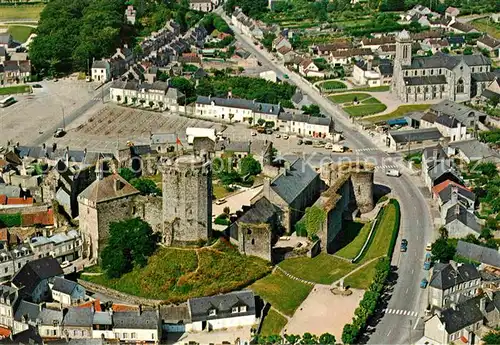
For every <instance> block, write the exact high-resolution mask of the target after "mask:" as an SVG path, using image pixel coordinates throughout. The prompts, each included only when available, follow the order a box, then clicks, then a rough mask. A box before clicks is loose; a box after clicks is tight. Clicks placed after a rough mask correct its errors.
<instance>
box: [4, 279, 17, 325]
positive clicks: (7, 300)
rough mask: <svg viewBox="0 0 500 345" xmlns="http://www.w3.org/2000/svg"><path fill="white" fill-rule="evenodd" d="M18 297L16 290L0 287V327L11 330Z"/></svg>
mask: <svg viewBox="0 0 500 345" xmlns="http://www.w3.org/2000/svg"><path fill="white" fill-rule="evenodd" d="M18 297H19V295H18V290H17V289H16V288H14V287H10V286H6V285H0V327H3V328H7V329H13V327H14V313H15V309H16V307H17V302H18Z"/></svg>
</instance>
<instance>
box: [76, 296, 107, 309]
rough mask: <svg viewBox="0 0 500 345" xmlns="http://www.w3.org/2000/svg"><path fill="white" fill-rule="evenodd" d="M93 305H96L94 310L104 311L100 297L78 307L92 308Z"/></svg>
mask: <svg viewBox="0 0 500 345" xmlns="http://www.w3.org/2000/svg"><path fill="white" fill-rule="evenodd" d="M92 306H94V311H102V308H101V301H100V300H98V299H96V300H94V301H89V302H85V303H82V304H80V305H77V308H90V307H92Z"/></svg>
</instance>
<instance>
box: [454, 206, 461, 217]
mask: <svg viewBox="0 0 500 345" xmlns="http://www.w3.org/2000/svg"><path fill="white" fill-rule="evenodd" d="M459 214H460V204H458V203H457V205H456V206H455V215H456V216H458V215H459Z"/></svg>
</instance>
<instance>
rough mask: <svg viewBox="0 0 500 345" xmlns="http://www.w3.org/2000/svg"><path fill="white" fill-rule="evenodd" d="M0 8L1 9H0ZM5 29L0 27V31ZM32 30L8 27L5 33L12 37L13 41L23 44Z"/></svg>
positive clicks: (25, 27) (14, 26)
mask: <svg viewBox="0 0 500 345" xmlns="http://www.w3.org/2000/svg"><path fill="white" fill-rule="evenodd" d="M0 8H1V7H0ZM2 28H5V27H3V26H2V27H0V29H2ZM33 30H34V28H32V27H30V26H24V25H9V26H8V29H7V31H8V32H9V33H10V34H11V35H12V38H14V40H15V41H17V42H21V43H24V42H26V40H27V39H28V37H29V36H30V34H31V32H32V31H33Z"/></svg>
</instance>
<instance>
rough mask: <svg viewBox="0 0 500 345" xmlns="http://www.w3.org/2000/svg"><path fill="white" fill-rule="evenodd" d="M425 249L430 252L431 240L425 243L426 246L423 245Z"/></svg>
mask: <svg viewBox="0 0 500 345" xmlns="http://www.w3.org/2000/svg"><path fill="white" fill-rule="evenodd" d="M425 250H427V251H428V252H430V251H431V250H432V243H431V242H429V243H427V246H425Z"/></svg>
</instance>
